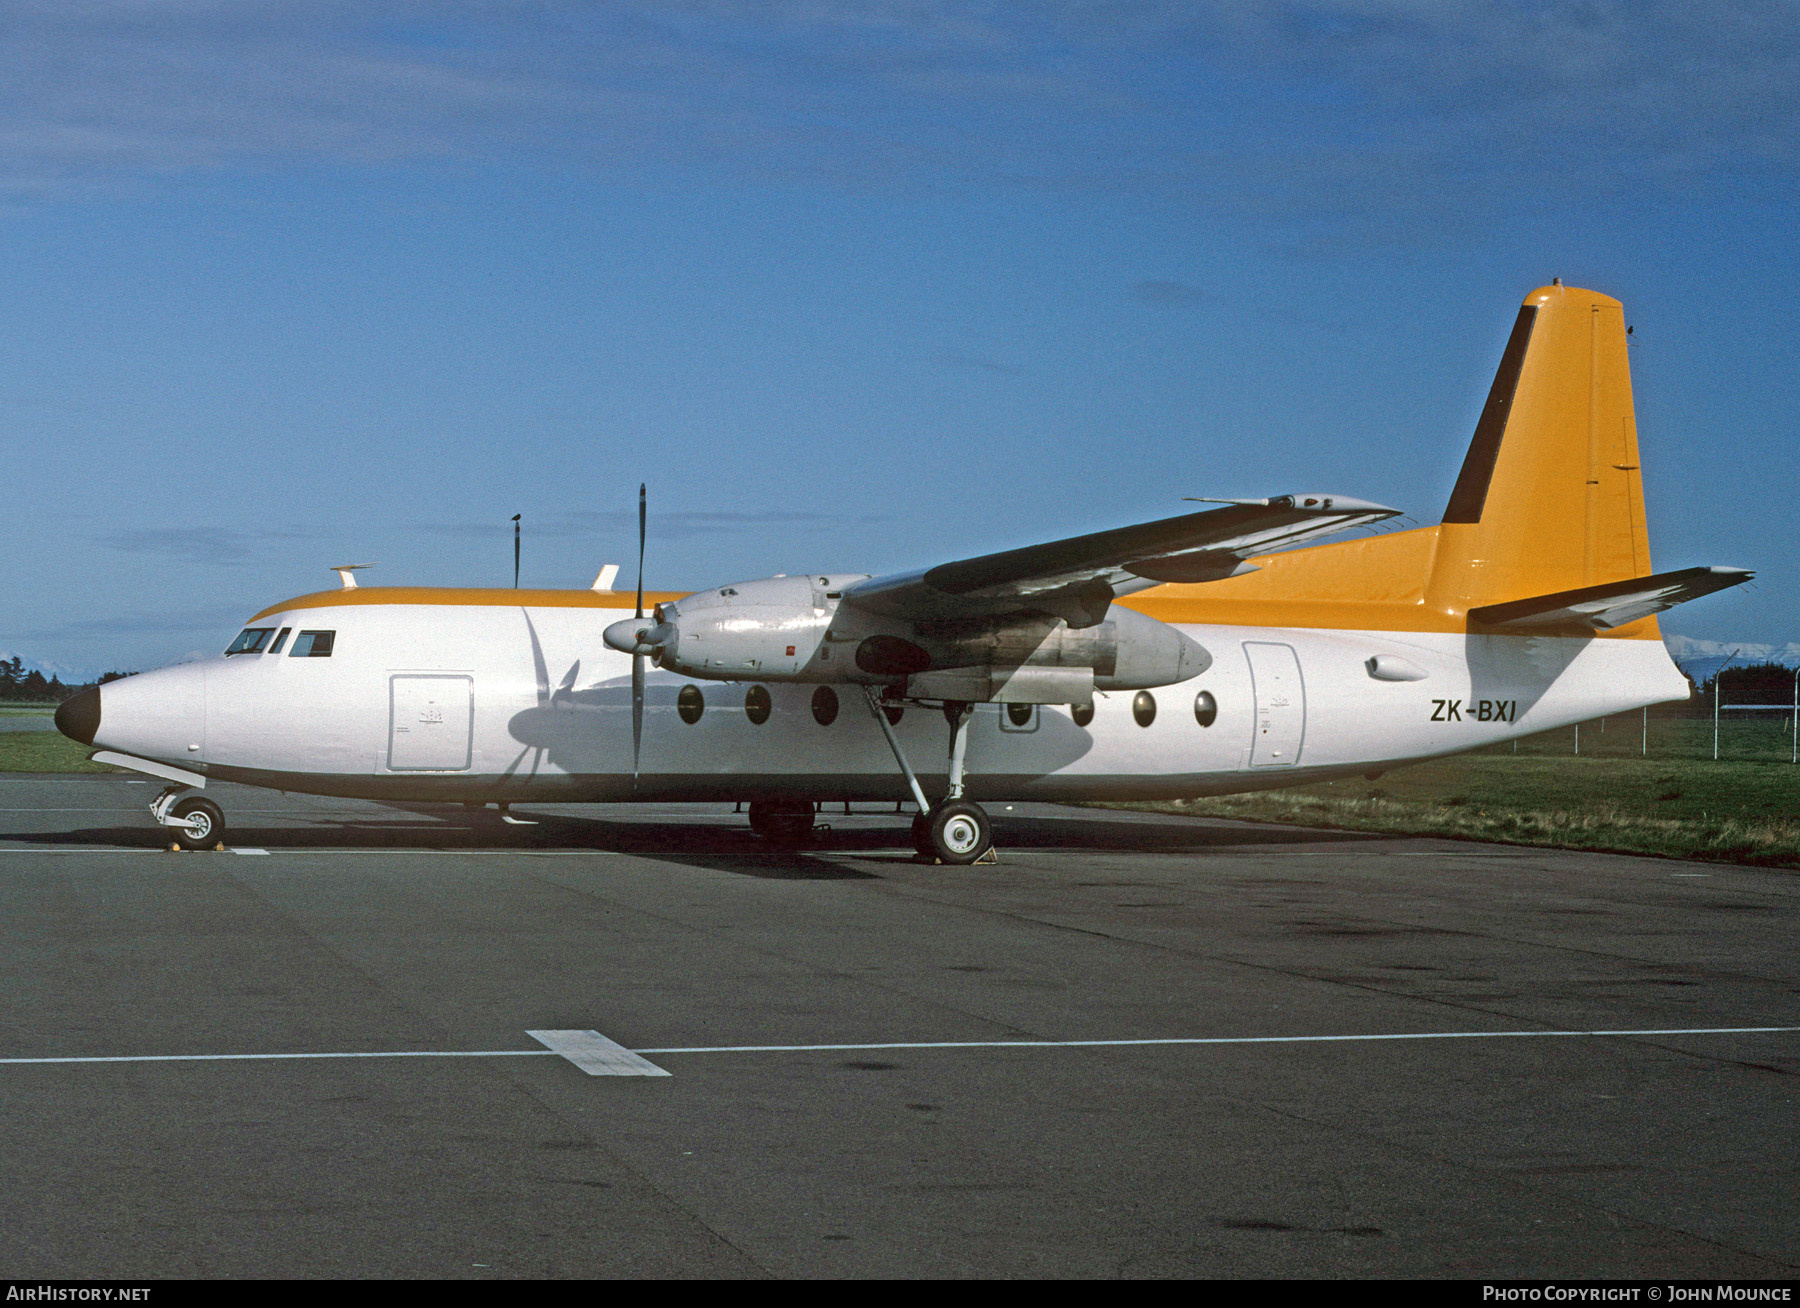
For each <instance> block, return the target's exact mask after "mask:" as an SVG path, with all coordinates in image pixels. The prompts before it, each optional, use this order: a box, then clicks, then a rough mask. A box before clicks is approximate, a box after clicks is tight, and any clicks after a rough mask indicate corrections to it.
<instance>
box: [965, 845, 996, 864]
mask: <svg viewBox="0 0 1800 1308" xmlns="http://www.w3.org/2000/svg"><path fill="white" fill-rule="evenodd" d="M999 861H1000V855H998V854H996V853H995V852H994V847H993V846H992V845H989V846H988V847H987V848H986V849H984V850H983V851H982V852H981V857H980V858H978V859H976V860H975V862H974V863H972V864H971V865H970V866H972V867H983V866H990V867H991V866H993V865H994V864H996V863H998V862H999Z"/></svg>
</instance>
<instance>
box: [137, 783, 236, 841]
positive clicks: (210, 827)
mask: <svg viewBox="0 0 1800 1308" xmlns="http://www.w3.org/2000/svg"><path fill="white" fill-rule="evenodd" d="M187 789H188V787H186V786H170V787H169V788H168V789H166V790H164V791H163V792H162V794H160V795H158V796H157V797H156V799H155V800H154V801H153V802H152V803H151V805H150V812H151V814H152V815H153V816H154V817H155V818H156V820H157V822H159V823H161V824H162V825H163V826H165V827H167V828H168V829H169V837H170V839H172V840H173V841H174V842H175V843H176V844H177V845H180V846H181V847H182V848H183V849H222V848H224V844H225V812H224V810H223V809H221V808H220V807H219V806H218V805H217V804H215V803H213V802H212V801H211V800H210V799H202V798H201V797H200V796H198V795H186V797H185V798H184V797H183V796H184V792H186V791H187Z"/></svg>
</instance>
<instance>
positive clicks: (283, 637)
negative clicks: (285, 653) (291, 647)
mask: <svg viewBox="0 0 1800 1308" xmlns="http://www.w3.org/2000/svg"><path fill="white" fill-rule="evenodd" d="M292 630H293V628H292V627H283V628H282V629H281V634H280V635H279V636H277V637H275V643H274V644H273V645H271V646H269V653H271V654H279V653H281V647H282V646H283V645H285V644H287V638H288V632H290V631H292Z"/></svg>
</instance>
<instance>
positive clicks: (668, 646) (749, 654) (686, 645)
mask: <svg viewBox="0 0 1800 1308" xmlns="http://www.w3.org/2000/svg"><path fill="white" fill-rule="evenodd" d="M862 577H863V574H860V573H857V574H850V575H845V576H801V577H766V578H764V579H763V580H761V581H740V582H735V583H733V584H732V585H730V586H721V587H719V588H718V589H717V590H702V591H696V592H695V593H694V594H692V595H686V596H683V597H682V598H681V599H679V600H677V601H675V602H674V603H672V604H658V605H657V606H656V615H655V617H654V619H650V618H631V619H627V620H626V621H624V622H615V623H613V624H612V625H611V626H610V627H608V628H607V629H606V643H607V644H608V645H610V646H611V647H612V648H613V649H616V650H621V651H623V652H625V653H628V654H649V655H651V656H652V657H654V658H655V659H656V663H657V666H658V667H661V668H667V669H668V670H669V671H671V672H679V673H681V674H683V675H684V676H689V677H701V678H705V679H708V680H712V681H850V680H855V678H854V677H851V676H848V675H820V674H819V673H818V672H817V671H816V670H815V669H814V665H815V664H817V663H819V662H821V661H822V662H825V663H827V664H829V663H830V659H829V658H826V659H824V660H821V659H820V658H819V652H820V647H821V646H822V645H824V643H825V629H826V628H827V627H828V626H830V625H831V619H832V614H833V612H834V611H835V610H836V608H837V606H838V597H839V594H840V593H841V592H842V590H843V589H844V587H846V586H848V585H850V584H851V583H852V582H856V581H861V580H862ZM848 663H849V660H848V659H840V660H839V663H838V665H837V666H838V667H839V668H840V669H841V668H844V667H845V666H846V665H847V664H848Z"/></svg>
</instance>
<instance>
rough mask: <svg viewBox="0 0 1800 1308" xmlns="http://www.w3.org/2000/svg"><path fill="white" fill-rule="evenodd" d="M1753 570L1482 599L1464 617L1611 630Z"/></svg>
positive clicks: (1688, 573)
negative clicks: (1496, 600) (1500, 600)
mask: <svg viewBox="0 0 1800 1308" xmlns="http://www.w3.org/2000/svg"><path fill="white" fill-rule="evenodd" d="M1755 575H1756V574H1755V573H1754V572H1752V571H1750V570H1749V569H1747V568H1681V569H1678V570H1677V571H1674V572H1658V573H1654V574H1652V575H1651V576H1648V577H1633V578H1630V579H1629V580H1626V581H1609V582H1606V583H1604V584H1602V585H1599V586H1582V587H1580V588H1579V589H1576V590H1563V591H1557V592H1556V593H1555V594H1552V595H1534V596H1532V597H1531V598H1529V599H1519V600H1508V601H1507V602H1506V603H1504V604H1484V605H1482V606H1481V607H1480V608H1474V609H1470V610H1469V620H1470V621H1471V622H1479V623H1482V624H1484V625H1486V626H1490V627H1513V628H1531V627H1568V626H1586V627H1592V628H1594V629H1596V630H1599V631H1610V630H1611V629H1612V628H1614V627H1622V626H1624V625H1625V624H1626V623H1628V622H1636V621H1637V620H1638V619H1639V618H1647V617H1649V616H1650V615H1651V614H1653V613H1661V612H1662V611H1663V610H1664V609H1672V608H1674V607H1675V606H1676V605H1677V604H1685V603H1687V602H1688V601H1689V600H1692V599H1699V598H1700V597H1701V596H1702V595H1710V594H1712V593H1713V592H1714V591H1720V590H1724V589H1726V588H1727V587H1730V586H1741V585H1743V583H1745V582H1746V581H1749V580H1750V579H1751V578H1752V577H1754V576H1755Z"/></svg>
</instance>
